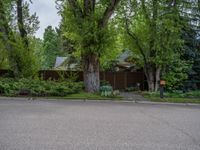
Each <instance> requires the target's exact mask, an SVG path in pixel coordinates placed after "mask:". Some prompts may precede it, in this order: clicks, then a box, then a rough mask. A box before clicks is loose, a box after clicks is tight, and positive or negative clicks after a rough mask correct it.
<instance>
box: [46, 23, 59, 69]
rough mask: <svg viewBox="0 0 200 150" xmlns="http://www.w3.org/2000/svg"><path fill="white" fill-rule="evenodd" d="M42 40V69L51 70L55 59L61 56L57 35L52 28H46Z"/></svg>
mask: <svg viewBox="0 0 200 150" xmlns="http://www.w3.org/2000/svg"><path fill="white" fill-rule="evenodd" d="M43 38H44V40H43V52H44V54H43V55H44V62H43V65H42V68H43V69H52V68H53V66H54V64H55V62H56V61H55V60H56V57H57V56H59V55H60V54H61V49H60V47H59V35H58V33H57V32H56V31H55V30H54V29H53V28H52V26H48V27H47V28H46V29H45V32H44V37H43Z"/></svg>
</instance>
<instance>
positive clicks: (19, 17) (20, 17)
mask: <svg viewBox="0 0 200 150" xmlns="http://www.w3.org/2000/svg"><path fill="white" fill-rule="evenodd" d="M23 17H24V16H23V0H17V22H18V28H19V32H20V36H21V38H22V40H23V42H24V46H25V47H26V48H27V49H28V47H29V43H28V37H27V32H26V30H25V26H24V18H23Z"/></svg>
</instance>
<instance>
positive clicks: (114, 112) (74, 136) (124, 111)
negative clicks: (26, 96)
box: [0, 100, 200, 150]
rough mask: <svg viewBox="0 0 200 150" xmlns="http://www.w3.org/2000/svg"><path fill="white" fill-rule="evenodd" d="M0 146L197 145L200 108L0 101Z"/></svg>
mask: <svg viewBox="0 0 200 150" xmlns="http://www.w3.org/2000/svg"><path fill="white" fill-rule="evenodd" d="M0 150H200V107H199V106H177V105H176V106H175V105H157V104H156V105H153V104H135V103H132V102H128V103H121V102H78V101H76V102H75V101H62V100H59V101H51V100H46V101H45V100H44V101H43V100H34V101H27V100H0Z"/></svg>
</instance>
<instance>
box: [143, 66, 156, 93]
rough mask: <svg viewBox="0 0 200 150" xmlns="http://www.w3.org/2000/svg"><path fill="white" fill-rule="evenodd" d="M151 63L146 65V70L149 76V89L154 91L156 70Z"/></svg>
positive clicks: (147, 76)
mask: <svg viewBox="0 0 200 150" xmlns="http://www.w3.org/2000/svg"><path fill="white" fill-rule="evenodd" d="M153 70H154V69H153V67H152V66H151V65H145V67H144V72H145V75H146V78H147V84H148V90H149V91H150V92H153V91H154V87H155V86H154V71H153Z"/></svg>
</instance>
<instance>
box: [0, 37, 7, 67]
mask: <svg viewBox="0 0 200 150" xmlns="http://www.w3.org/2000/svg"><path fill="white" fill-rule="evenodd" d="M0 37H1V36H0ZM7 58H8V53H7V51H6V49H5V46H4V44H3V41H2V40H1V39H0V69H6V68H8V59H7Z"/></svg>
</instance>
